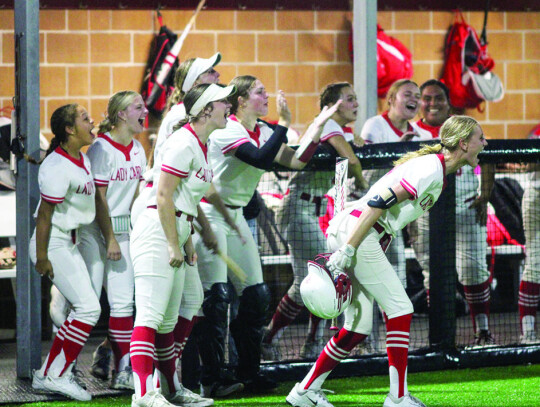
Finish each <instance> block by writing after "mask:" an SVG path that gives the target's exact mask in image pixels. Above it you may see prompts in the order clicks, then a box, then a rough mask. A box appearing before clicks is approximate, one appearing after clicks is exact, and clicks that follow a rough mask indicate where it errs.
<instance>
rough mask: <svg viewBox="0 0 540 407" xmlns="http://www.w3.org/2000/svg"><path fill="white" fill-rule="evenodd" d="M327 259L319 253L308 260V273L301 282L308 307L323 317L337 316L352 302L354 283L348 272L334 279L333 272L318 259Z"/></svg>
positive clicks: (303, 297)
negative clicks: (312, 259)
mask: <svg viewBox="0 0 540 407" xmlns="http://www.w3.org/2000/svg"><path fill="white" fill-rule="evenodd" d="M323 259H324V260H325V261H326V260H327V258H326V257H325V256H324V255H318V256H317V257H316V258H315V261H311V260H310V261H308V262H307V267H308V275H307V276H306V278H304V281H302V284H300V294H301V295H302V300H303V301H304V305H305V306H306V307H307V309H308V310H309V311H310V312H311V313H312V314H314V315H316V316H318V317H319V318H323V319H331V318H336V317H337V316H338V315H340V314H341V313H342V312H343V311H345V309H346V308H347V307H348V306H349V305H350V304H351V299H352V284H351V280H350V279H349V277H348V276H347V275H346V274H343V273H342V274H340V275H339V276H338V277H337V278H336V280H335V281H334V277H333V275H332V273H331V272H330V271H329V270H328V269H327V268H326V267H325V266H323V265H321V264H320V263H318V262H317V260H319V261H321V260H323Z"/></svg>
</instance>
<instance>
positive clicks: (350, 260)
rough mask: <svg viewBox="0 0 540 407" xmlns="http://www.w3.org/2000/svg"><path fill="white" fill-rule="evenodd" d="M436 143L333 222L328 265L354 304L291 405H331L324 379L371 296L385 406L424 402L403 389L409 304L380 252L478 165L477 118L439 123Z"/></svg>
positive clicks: (401, 163)
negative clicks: (382, 342) (379, 328)
mask: <svg viewBox="0 0 540 407" xmlns="http://www.w3.org/2000/svg"><path fill="white" fill-rule="evenodd" d="M441 143H442V144H438V145H435V146H425V147H423V148H422V149H420V150H418V151H414V152H412V153H409V154H406V155H405V156H403V157H402V158H401V159H400V160H398V161H397V162H396V163H395V167H394V168H393V169H392V170H391V171H390V172H388V173H387V174H386V175H385V176H384V177H382V178H381V179H380V180H379V181H377V182H376V183H375V184H374V185H373V186H372V187H371V188H370V190H369V191H368V193H367V194H366V195H364V197H363V198H361V199H359V200H358V201H355V202H353V203H352V204H351V205H350V206H349V207H348V208H347V209H346V210H344V211H342V212H341V213H340V214H339V215H337V216H336V217H335V218H334V219H332V221H330V226H329V227H328V249H329V250H330V251H332V252H333V254H332V255H331V256H330V259H329V260H328V262H327V267H328V269H329V270H330V271H331V272H332V273H333V275H334V276H335V277H338V276H339V274H340V273H347V274H348V275H349V277H350V279H351V282H352V292H353V294H352V295H353V297H352V302H351V304H350V305H349V307H347V309H345V323H344V326H343V328H341V330H340V331H339V332H338V333H336V334H335V335H334V336H333V337H332V338H331V339H330V341H329V342H328V343H327V345H326V346H325V348H324V350H323V351H322V352H321V354H320V356H319V358H318V359H317V361H316V362H315V365H314V366H313V367H312V368H311V370H310V371H309V373H308V374H307V375H306V377H305V378H304V379H303V380H302V382H300V383H297V384H296V385H295V386H294V388H293V389H292V390H291V391H290V393H289V395H288V396H287V402H288V403H289V404H290V405H292V406H295V407H306V406H307V407H309V406H319V407H321V406H322V407H332V404H331V403H330V402H329V401H328V399H327V397H326V395H325V394H324V391H323V390H322V389H321V387H322V384H323V383H324V381H325V380H326V378H327V377H328V375H329V374H330V373H331V372H332V370H333V369H334V368H335V367H336V366H337V365H338V364H339V363H340V362H341V361H342V360H344V359H346V358H347V357H348V355H349V353H350V352H351V351H352V350H353V349H354V347H355V346H356V345H358V344H359V343H361V342H362V341H363V340H365V339H366V337H367V336H368V335H369V334H370V333H371V330H372V325H373V321H372V320H373V300H375V301H377V304H378V305H379V306H380V307H381V308H382V309H383V311H384V312H385V314H386V317H387V318H386V351H387V353H388V365H389V366H388V371H389V376H390V391H389V393H388V395H387V396H386V399H385V401H384V404H383V407H425V405H424V403H422V402H421V401H420V400H418V399H417V398H416V397H413V396H411V394H410V393H409V391H408V388H407V357H408V350H409V334H410V325H411V319H412V314H413V306H412V303H411V301H410V300H409V297H408V296H407V293H406V291H405V289H404V288H403V285H402V284H401V282H400V279H399V277H398V276H397V274H396V272H395V270H394V269H393V267H392V265H391V264H390V262H389V261H388V259H387V257H386V256H385V253H384V251H385V250H386V248H387V246H388V243H389V242H390V241H391V239H392V237H393V236H396V234H397V233H398V232H399V231H400V230H401V229H403V228H404V227H405V226H406V225H407V224H408V223H410V222H412V221H414V220H415V219H417V218H418V217H419V216H420V215H422V213H424V212H425V211H427V210H429V209H430V208H431V207H432V206H433V205H434V203H435V202H436V201H437V199H438V198H439V196H440V194H441V192H442V190H443V188H444V186H445V184H446V176H447V175H448V174H452V173H455V172H456V171H457V170H459V169H460V168H462V167H464V166H466V165H468V166H471V167H473V168H474V167H476V166H477V165H478V154H479V153H480V152H481V151H482V150H483V148H484V147H485V146H486V145H487V142H486V139H485V138H484V134H483V132H482V128H481V127H480V125H479V124H478V122H477V121H476V120H474V119H473V118H471V117H467V116H454V117H451V118H450V119H448V120H447V121H446V122H445V123H444V124H443V126H442V127H441ZM443 146H444V147H443Z"/></svg>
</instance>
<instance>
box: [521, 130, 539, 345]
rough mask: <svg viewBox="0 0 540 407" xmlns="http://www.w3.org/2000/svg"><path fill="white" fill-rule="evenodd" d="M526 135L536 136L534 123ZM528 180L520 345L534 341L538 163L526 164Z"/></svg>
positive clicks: (524, 225) (536, 281)
mask: <svg viewBox="0 0 540 407" xmlns="http://www.w3.org/2000/svg"><path fill="white" fill-rule="evenodd" d="M530 138H534V139H538V138H540V126H538V127H537V128H536V129H535V130H534V131H533V133H532V135H531V136H530ZM528 169H529V171H531V173H530V176H529V183H528V185H526V187H525V193H524V194H523V204H522V209H521V210H522V213H523V229H524V231H525V242H526V245H527V256H526V257H525V269H524V271H523V276H522V277H521V283H520V285H519V321H520V324H521V336H520V338H519V340H520V343H522V344H531V343H538V338H537V337H536V310H537V308H538V302H539V300H540V228H539V227H538V225H539V224H540V164H528Z"/></svg>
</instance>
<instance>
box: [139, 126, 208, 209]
mask: <svg viewBox="0 0 540 407" xmlns="http://www.w3.org/2000/svg"><path fill="white" fill-rule="evenodd" d="M162 172H167V173H169V174H172V175H175V176H177V177H179V178H182V181H181V182H180V184H179V185H178V187H177V188H176V190H175V191H174V194H173V202H174V207H175V208H176V210H179V211H182V212H184V213H186V214H188V215H192V216H197V205H198V204H199V202H200V201H201V198H202V197H203V196H204V194H205V193H206V191H207V190H208V188H210V183H211V182H212V178H213V171H212V167H211V165H210V162H209V160H208V158H207V148H206V145H204V144H202V143H201V140H199V138H198V137H197V135H196V134H195V132H194V131H193V129H192V128H191V126H190V125H189V124H186V125H185V126H184V127H182V128H181V129H179V130H177V131H175V132H174V133H173V134H171V135H170V136H169V137H167V140H166V141H165V143H164V144H163V147H162V148H161V150H160V153H159V155H158V157H157V158H156V161H155V162H154V173H153V186H152V191H151V192H150V197H149V199H148V205H156V204H157V203H156V194H157V188H158V185H159V177H160V175H161V173H162Z"/></svg>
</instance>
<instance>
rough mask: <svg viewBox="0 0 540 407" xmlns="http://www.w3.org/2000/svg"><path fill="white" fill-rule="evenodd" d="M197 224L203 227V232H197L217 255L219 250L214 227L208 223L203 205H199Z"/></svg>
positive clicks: (207, 246)
mask: <svg viewBox="0 0 540 407" xmlns="http://www.w3.org/2000/svg"><path fill="white" fill-rule="evenodd" d="M208 202H210V201H208ZM218 212H219V211H218ZM197 222H198V223H199V225H201V230H200V231H197V232H198V233H199V234H200V235H201V239H202V241H203V244H204V245H205V246H206V248H207V249H208V250H210V251H211V252H212V253H217V250H218V248H219V246H218V241H217V237H216V234H215V233H214V231H213V230H212V226H210V222H208V218H207V217H206V214H205V213H204V211H203V210H202V208H201V205H197Z"/></svg>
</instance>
